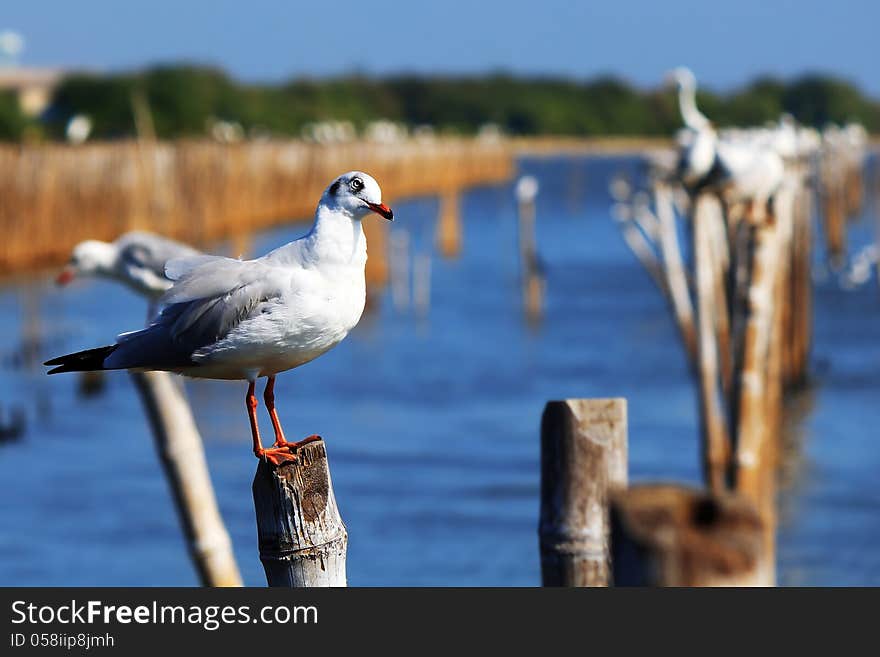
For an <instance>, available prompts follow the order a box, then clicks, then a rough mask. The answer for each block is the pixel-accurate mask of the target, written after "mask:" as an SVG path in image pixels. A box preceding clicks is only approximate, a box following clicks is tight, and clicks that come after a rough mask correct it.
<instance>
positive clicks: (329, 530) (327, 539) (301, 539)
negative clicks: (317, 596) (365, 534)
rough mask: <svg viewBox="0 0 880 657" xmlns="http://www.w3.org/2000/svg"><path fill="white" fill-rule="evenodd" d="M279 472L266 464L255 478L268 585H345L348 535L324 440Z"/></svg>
mask: <svg viewBox="0 0 880 657" xmlns="http://www.w3.org/2000/svg"><path fill="white" fill-rule="evenodd" d="M296 455H297V458H296V461H293V462H289V463H285V464H283V465H281V466H278V467H275V466H272V465H271V464H269V463H267V462H266V461H263V460H261V461H260V463H259V464H258V465H257V472H256V474H255V475H254V483H253V494H254V509H255V510H256V515H257V536H258V542H259V546H260V560H261V561H262V563H263V569H264V570H265V571H266V581H267V582H268V584H269V586H286V587H319V586H346V574H345V561H346V550H347V548H348V533H347V531H346V529H345V525H344V524H343V522H342V518H341V517H340V515H339V508H338V507H337V506H336V497H335V495H334V494H333V484H332V482H331V481H330V468H329V466H328V463H327V450H326V447H325V445H324V441H323V440H317V441H314V442H310V443H307V444H305V445H303V446H302V447H300V448H299V449H298V450H297V453H296Z"/></svg>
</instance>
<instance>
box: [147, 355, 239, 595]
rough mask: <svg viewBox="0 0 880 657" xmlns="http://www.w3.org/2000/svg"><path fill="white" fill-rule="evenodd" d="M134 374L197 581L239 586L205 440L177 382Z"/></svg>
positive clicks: (163, 375)
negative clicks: (194, 567)
mask: <svg viewBox="0 0 880 657" xmlns="http://www.w3.org/2000/svg"><path fill="white" fill-rule="evenodd" d="M131 378H132V380H133V381H134V384H135V387H136V388H137V391H138V394H139V395H140V398H141V402H142V403H143V405H144V409H145V411H146V414H147V417H148V419H149V421H150V426H151V428H152V430H153V438H154V442H155V444H156V451H158V452H159V459H160V462H161V464H162V469H163V470H164V471H165V478H166V480H167V481H168V484H169V486H170V487H171V491H172V493H173V495H174V500H175V502H176V503H175V507H176V508H177V512H178V515H179V516H180V523H181V525H182V526H183V531H184V534H185V536H186V542H187V547H188V549H189V553H190V556H191V557H192V560H193V563H194V564H195V566H196V570H197V571H198V574H199V579H200V580H201V582H202V584H203V585H204V586H241V585H242V581H241V575H240V574H239V572H238V565H237V564H236V563H235V556H234V555H233V552H232V542H231V541H230V540H229V533H228V532H227V531H226V527H225V525H224V524H223V519H222V518H221V517H220V511H219V510H218V508H217V499H216V498H215V496H214V487H213V486H212V485H211V476H210V474H209V473H208V466H207V463H206V462H205V450H204V447H203V446H202V439H201V436H200V435H199V431H198V429H197V428H196V424H195V420H194V419H193V416H192V411H191V410H190V407H189V404H188V403H187V401H186V398H185V396H184V394H183V390H182V388H181V386H180V384H179V382H177V381H175V380H174V377H173V376H172V375H171V374H169V373H168V372H132V373H131Z"/></svg>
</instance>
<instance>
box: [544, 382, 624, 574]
mask: <svg viewBox="0 0 880 657" xmlns="http://www.w3.org/2000/svg"><path fill="white" fill-rule="evenodd" d="M626 484H627V413H626V400H625V399H568V400H565V401H552V402H548V403H547V406H546V407H545V408H544V415H543V418H542V419H541V520H540V525H539V535H540V548H541V573H542V576H543V582H544V586H607V585H608V583H609V558H610V553H609V550H610V548H609V545H608V531H609V529H608V496H609V494H610V493H611V492H612V491H613V490H615V489H618V488H624V487H626Z"/></svg>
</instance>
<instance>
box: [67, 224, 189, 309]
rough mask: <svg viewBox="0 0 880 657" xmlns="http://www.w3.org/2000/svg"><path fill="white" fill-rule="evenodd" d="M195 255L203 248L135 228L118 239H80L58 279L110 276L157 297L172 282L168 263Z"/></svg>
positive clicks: (136, 289)
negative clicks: (166, 271) (198, 248)
mask: <svg viewBox="0 0 880 657" xmlns="http://www.w3.org/2000/svg"><path fill="white" fill-rule="evenodd" d="M195 255H199V251H196V250H195V249H193V248H192V247H190V246H187V245H186V244H181V243H180V242H175V241H174V240H171V239H168V238H167V237H162V236H161V235H156V234H154V233H147V232H143V231H132V232H130V233H125V234H124V235H122V236H121V237H119V239H117V240H116V241H115V242H102V241H100V240H86V241H85V242H80V243H79V244H77V245H76V246H75V247H74V248H73V253H72V254H71V256H70V260H69V261H68V263H67V265H66V266H65V267H64V269H62V270H61V273H59V274H58V277H57V278H56V279H55V282H56V283H58V285H67V284H69V283H70V282H71V281H73V280H74V279H76V278H78V277H82V276H96V277H100V278H110V279H114V280H117V281H120V282H122V283H125V284H126V285H128V286H129V287H130V288H132V289H133V290H134V291H135V292H138V293H139V294H141V295H143V296H145V297H147V298H148V299H150V301H156V300H158V299H159V297H161V296H162V295H163V294H164V293H165V292H166V291H167V290H168V288H170V287H171V284H172V281H171V280H169V279H168V278H167V277H166V276H165V263H167V262H168V261H169V260H172V259H174V258H183V257H188V256H195Z"/></svg>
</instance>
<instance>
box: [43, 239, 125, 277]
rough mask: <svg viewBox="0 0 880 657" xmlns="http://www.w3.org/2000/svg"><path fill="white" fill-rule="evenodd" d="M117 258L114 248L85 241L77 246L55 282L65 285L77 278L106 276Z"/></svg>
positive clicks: (97, 241)
mask: <svg viewBox="0 0 880 657" xmlns="http://www.w3.org/2000/svg"><path fill="white" fill-rule="evenodd" d="M117 256H118V253H117V250H116V247H115V246H114V245H113V244H108V243H107V242H101V241H99V240H86V241H85V242H80V243H79V244H77V245H76V246H75V247H74V249H73V253H72V254H71V256H70V260H69V261H68V263H67V265H66V266H65V267H64V269H62V270H61V273H60V274H58V277H57V278H56V279H55V282H56V283H58V284H59V285H67V284H68V283H70V282H71V281H72V280H73V279H74V278H76V277H77V276H91V275H95V274H97V275H107V274H109V273H111V272H112V271H113V267H114V265H115V264H116V258H117Z"/></svg>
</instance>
